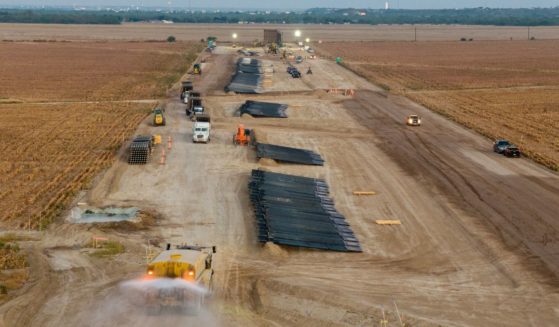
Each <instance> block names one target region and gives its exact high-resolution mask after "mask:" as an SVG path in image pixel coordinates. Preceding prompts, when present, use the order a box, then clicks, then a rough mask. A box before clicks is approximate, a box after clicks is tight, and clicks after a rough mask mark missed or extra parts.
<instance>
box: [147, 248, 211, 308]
mask: <svg viewBox="0 0 559 327" xmlns="http://www.w3.org/2000/svg"><path fill="white" fill-rule="evenodd" d="M214 253H216V248H215V246H212V247H203V246H187V245H180V246H177V247H176V248H175V249H171V246H170V245H169V244H167V249H166V250H165V251H163V252H161V253H159V254H158V255H157V256H156V257H155V258H153V259H152V260H151V261H150V262H149V263H148V267H147V272H146V276H145V279H146V280H147V281H148V284H147V285H148V287H146V295H145V296H146V299H145V300H146V302H145V303H146V306H147V309H148V312H149V313H150V314H159V313H160V312H161V310H162V309H165V308H173V309H179V310H194V311H195V312H198V311H199V310H200V309H201V307H202V305H203V304H204V300H205V298H206V297H207V296H208V294H209V290H210V288H211V282H212V277H213V266H212V263H213V262H212V256H213V254H214Z"/></svg>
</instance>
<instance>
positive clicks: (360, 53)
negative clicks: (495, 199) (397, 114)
mask: <svg viewBox="0 0 559 327" xmlns="http://www.w3.org/2000/svg"><path fill="white" fill-rule="evenodd" d="M320 49H321V51H322V52H323V53H324V54H327V55H329V56H340V57H343V59H344V61H345V64H346V65H347V66H348V67H349V68H350V69H352V70H354V71H356V72H357V73H359V74H360V75H362V76H364V77H366V78H367V79H369V80H370V81H372V82H374V83H376V84H378V85H380V86H382V87H383V88H385V89H387V90H390V91H392V92H396V93H399V94H405V95H406V96H407V97H409V98H411V99H412V100H414V101H417V102H419V103H421V104H423V105H426V106H427V107H429V108H430V109H432V110H435V111H437V112H439V113H441V114H443V115H446V116H449V117H450V118H452V119H454V120H456V121H458V122H459V123H461V124H464V125H466V126H468V127H471V128H473V129H475V130H476V131H478V132H480V133H482V134H484V135H487V136H489V137H491V138H508V139H510V140H511V141H512V142H514V143H516V144H518V145H519V146H520V147H521V149H522V150H523V151H524V152H525V153H526V154H528V155H529V156H530V157H532V158H533V159H535V160H537V161H538V162H540V163H543V164H545V165H547V166H548V167H551V168H553V169H558V168H559V63H558V62H557V60H556V58H557V52H558V51H559V41H501V42H418V43H409V42H406V43H404V42H377V43H373V42H360V43H346V42H333V43H325V44H322V45H321V46H320Z"/></svg>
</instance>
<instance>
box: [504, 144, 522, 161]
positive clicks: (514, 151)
mask: <svg viewBox="0 0 559 327" xmlns="http://www.w3.org/2000/svg"><path fill="white" fill-rule="evenodd" d="M503 154H504V155H505V157H509V158H520V149H518V147H517V146H516V145H512V144H511V145H509V146H508V147H506V149H505V151H503Z"/></svg>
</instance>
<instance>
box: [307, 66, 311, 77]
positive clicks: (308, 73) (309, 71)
mask: <svg viewBox="0 0 559 327" xmlns="http://www.w3.org/2000/svg"><path fill="white" fill-rule="evenodd" d="M307 75H312V70H311V66H309V70H307Z"/></svg>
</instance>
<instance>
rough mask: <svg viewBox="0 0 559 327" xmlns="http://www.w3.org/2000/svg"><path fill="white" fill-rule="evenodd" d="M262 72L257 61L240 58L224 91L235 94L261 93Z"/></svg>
mask: <svg viewBox="0 0 559 327" xmlns="http://www.w3.org/2000/svg"><path fill="white" fill-rule="evenodd" d="M263 73H264V70H263V68H262V62H261V61H260V60H258V59H252V58H241V59H239V61H238V62H237V71H236V72H235V75H233V78H232V79H231V83H229V85H228V86H227V87H226V88H225V91H227V92H229V91H231V92H235V93H262V78H263Z"/></svg>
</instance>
